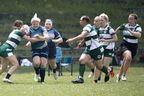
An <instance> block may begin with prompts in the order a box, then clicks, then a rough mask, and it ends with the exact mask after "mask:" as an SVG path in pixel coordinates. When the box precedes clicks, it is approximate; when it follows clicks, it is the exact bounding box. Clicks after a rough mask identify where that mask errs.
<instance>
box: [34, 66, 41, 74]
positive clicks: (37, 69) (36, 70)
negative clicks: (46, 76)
mask: <svg viewBox="0 0 144 96" xmlns="http://www.w3.org/2000/svg"><path fill="white" fill-rule="evenodd" d="M34 70H35V73H36V74H37V75H38V74H39V71H40V68H39V67H34Z"/></svg>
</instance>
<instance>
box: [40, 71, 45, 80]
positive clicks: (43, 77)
mask: <svg viewBox="0 0 144 96" xmlns="http://www.w3.org/2000/svg"><path fill="white" fill-rule="evenodd" d="M40 77H41V82H44V79H45V68H40Z"/></svg>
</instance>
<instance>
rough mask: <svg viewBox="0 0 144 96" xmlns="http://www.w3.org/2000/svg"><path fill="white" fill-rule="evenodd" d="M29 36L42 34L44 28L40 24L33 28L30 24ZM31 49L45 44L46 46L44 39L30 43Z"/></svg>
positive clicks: (39, 47)
mask: <svg viewBox="0 0 144 96" xmlns="http://www.w3.org/2000/svg"><path fill="white" fill-rule="evenodd" d="M29 35H30V37H35V36H38V35H40V36H43V35H44V29H43V28H42V27H41V26H40V27H39V28H37V29H35V28H33V27H32V26H31V27H30V31H29ZM31 46H32V49H42V48H44V47H45V46H47V44H46V42H45V41H37V42H32V43H31Z"/></svg>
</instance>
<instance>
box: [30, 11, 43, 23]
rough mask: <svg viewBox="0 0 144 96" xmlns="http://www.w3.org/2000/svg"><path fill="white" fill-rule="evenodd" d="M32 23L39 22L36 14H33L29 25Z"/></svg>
mask: <svg viewBox="0 0 144 96" xmlns="http://www.w3.org/2000/svg"><path fill="white" fill-rule="evenodd" d="M33 21H38V22H40V21H41V20H40V18H38V17H37V13H35V14H34V16H33V18H32V19H31V23H32V22H33Z"/></svg>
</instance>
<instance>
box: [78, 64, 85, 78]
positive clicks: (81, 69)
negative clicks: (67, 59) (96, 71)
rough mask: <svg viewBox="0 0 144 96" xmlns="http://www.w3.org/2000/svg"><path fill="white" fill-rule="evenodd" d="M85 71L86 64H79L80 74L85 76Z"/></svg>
mask: <svg viewBox="0 0 144 96" xmlns="http://www.w3.org/2000/svg"><path fill="white" fill-rule="evenodd" d="M84 72H85V64H79V76H81V77H83V75H84Z"/></svg>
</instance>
